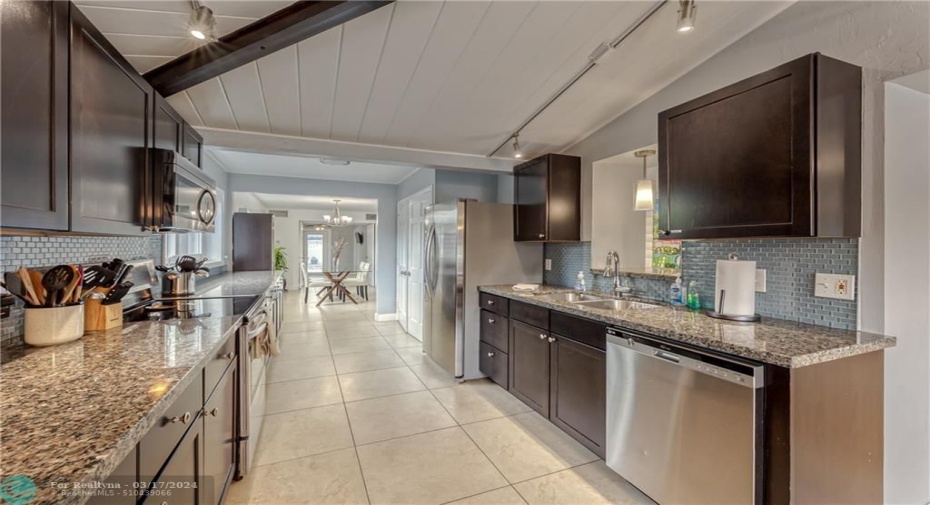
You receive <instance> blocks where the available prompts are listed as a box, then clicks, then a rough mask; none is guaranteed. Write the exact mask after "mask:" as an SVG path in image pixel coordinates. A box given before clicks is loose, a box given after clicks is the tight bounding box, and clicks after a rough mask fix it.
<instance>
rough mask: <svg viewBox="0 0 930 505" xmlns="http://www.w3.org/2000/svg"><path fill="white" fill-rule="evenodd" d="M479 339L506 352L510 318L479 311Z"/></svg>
mask: <svg viewBox="0 0 930 505" xmlns="http://www.w3.org/2000/svg"><path fill="white" fill-rule="evenodd" d="M480 317H481V341H482V342H487V343H489V344H491V345H493V346H494V347H497V348H498V349H500V350H502V351H504V352H508V351H509V349H508V337H509V335H510V334H509V333H508V331H509V329H510V320H509V319H507V318H506V317H504V316H501V315H498V314H495V313H493V312H488V311H486V310H482V311H481V315H480Z"/></svg>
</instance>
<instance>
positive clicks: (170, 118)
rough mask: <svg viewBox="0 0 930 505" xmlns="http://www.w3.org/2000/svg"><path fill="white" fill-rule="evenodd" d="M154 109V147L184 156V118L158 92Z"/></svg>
mask: <svg viewBox="0 0 930 505" xmlns="http://www.w3.org/2000/svg"><path fill="white" fill-rule="evenodd" d="M153 96H154V97H155V100H154V106H153V109H152V147H154V148H155V149H167V150H169V151H174V152H176V153H180V154H183V153H182V151H181V149H182V146H183V140H184V118H182V117H181V115H180V114H178V113H177V111H175V110H174V108H173V107H171V105H170V104H168V101H167V100H165V99H164V98H162V96H161V95H159V94H158V93H157V92H156V93H153Z"/></svg>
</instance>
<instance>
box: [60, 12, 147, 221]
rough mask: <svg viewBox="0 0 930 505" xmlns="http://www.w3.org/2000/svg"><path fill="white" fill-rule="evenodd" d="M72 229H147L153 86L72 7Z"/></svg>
mask: <svg viewBox="0 0 930 505" xmlns="http://www.w3.org/2000/svg"><path fill="white" fill-rule="evenodd" d="M70 75H71V229H72V231H78V232H88V233H105V234H140V233H142V227H143V226H144V225H145V224H146V223H145V220H144V215H145V208H146V202H145V198H144V197H143V195H144V191H143V188H144V187H145V180H146V175H147V172H148V166H149V147H150V146H151V137H150V134H149V131H150V128H151V127H152V126H151V118H152V104H153V103H154V102H153V100H154V98H153V93H154V91H153V89H152V87H151V86H150V85H149V84H148V83H147V82H146V81H145V80H144V79H143V78H142V77H141V76H140V75H139V74H138V73H136V71H135V70H134V69H133V68H132V66H130V65H129V63H128V62H126V60H125V59H124V58H123V57H122V56H120V55H119V53H118V52H117V51H116V49H115V48H114V47H113V46H112V45H110V43H109V42H108V41H107V40H106V38H105V37H104V36H103V34H101V33H100V32H99V31H98V30H97V29H96V28H95V27H94V26H93V25H92V24H91V23H90V21H88V19H87V18H86V17H85V16H84V15H83V14H82V13H81V12H80V10H79V9H78V8H76V7H74V6H73V5H72V8H71V71H70Z"/></svg>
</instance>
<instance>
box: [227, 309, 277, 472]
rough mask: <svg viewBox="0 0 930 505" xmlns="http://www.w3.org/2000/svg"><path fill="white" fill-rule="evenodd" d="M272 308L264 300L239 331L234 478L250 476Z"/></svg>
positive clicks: (260, 413)
mask: <svg viewBox="0 0 930 505" xmlns="http://www.w3.org/2000/svg"><path fill="white" fill-rule="evenodd" d="M274 331H275V328H274V314H273V305H272V300H271V298H270V297H264V298H262V300H261V301H259V302H258V303H257V304H256V305H255V307H254V308H253V309H252V310H250V311H249V313H248V314H246V316H245V319H244V321H243V324H242V326H241V327H240V329H239V369H240V370H242V373H240V374H239V377H240V382H239V405H240V407H239V423H238V425H239V427H238V432H239V433H238V440H239V442H238V449H237V452H238V457H237V460H238V462H237V468H236V479H237V480H238V479H241V478H243V477H245V476H246V474H248V473H249V470H250V469H251V467H252V464H253V461H254V460H255V449H256V448H257V447H258V438H259V435H261V431H262V424H263V421H264V418H265V402H266V399H267V392H266V388H267V384H268V382H267V374H268V365H269V363H270V361H271V353H270V352H267V350H263V346H262V342H263V339H264V338H265V337H266V336H268V334H269V332H274Z"/></svg>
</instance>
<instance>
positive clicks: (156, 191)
mask: <svg viewBox="0 0 930 505" xmlns="http://www.w3.org/2000/svg"><path fill="white" fill-rule="evenodd" d="M150 188H151V195H152V206H151V209H152V216H151V217H152V221H151V230H152V231H158V232H209V233H212V232H213V231H214V229H215V225H216V182H215V181H214V180H213V179H211V178H210V177H209V176H207V175H206V174H204V173H203V171H202V170H200V168H198V167H197V166H196V165H194V164H193V163H191V162H190V161H188V160H187V159H186V158H184V157H183V156H181V155H180V154H178V153H176V152H174V151H169V150H166V149H154V150H153V156H152V179H151V186H150Z"/></svg>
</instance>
